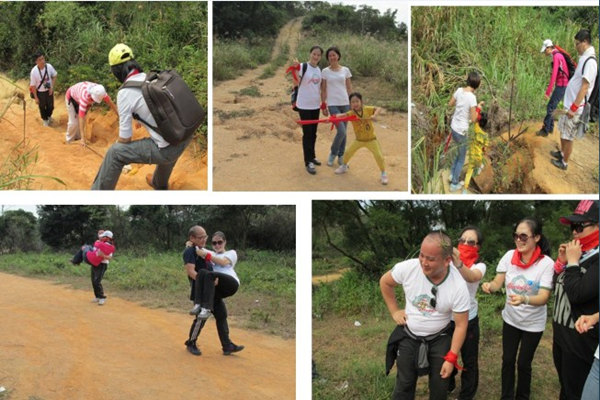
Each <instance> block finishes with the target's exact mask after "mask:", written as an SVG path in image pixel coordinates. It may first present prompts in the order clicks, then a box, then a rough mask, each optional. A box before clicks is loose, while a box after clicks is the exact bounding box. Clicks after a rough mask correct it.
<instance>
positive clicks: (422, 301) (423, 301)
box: [411, 294, 435, 317]
mask: <svg viewBox="0 0 600 400" xmlns="http://www.w3.org/2000/svg"><path fill="white" fill-rule="evenodd" d="M431 299H432V297H429V295H428V294H421V295H418V296H417V297H415V298H414V299H413V300H412V301H411V303H412V305H413V306H415V308H416V309H417V310H419V312H420V313H421V315H423V316H426V317H427V316H430V315H431V314H433V312H434V311H435V308H433V307H431Z"/></svg>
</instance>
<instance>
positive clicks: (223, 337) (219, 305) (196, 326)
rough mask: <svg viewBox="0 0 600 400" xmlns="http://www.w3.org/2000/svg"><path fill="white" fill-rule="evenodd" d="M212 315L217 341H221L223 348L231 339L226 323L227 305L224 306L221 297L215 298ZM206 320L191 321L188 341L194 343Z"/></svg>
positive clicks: (227, 345)
mask: <svg viewBox="0 0 600 400" xmlns="http://www.w3.org/2000/svg"><path fill="white" fill-rule="evenodd" d="M213 315H214V316H215V321H216V323H217V333H218V334H219V341H220V342H221V347H223V349H225V348H227V347H230V346H231V344H232V342H231V339H229V325H228V324H227V307H226V306H225V301H223V299H222V298H219V299H215V302H214V309H213ZM206 321H207V320H205V319H203V320H200V319H198V318H195V319H194V322H192V326H191V327H190V334H189V337H188V342H191V343H196V340H198V336H200V332H202V328H204V324H206Z"/></svg>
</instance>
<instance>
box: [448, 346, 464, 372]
mask: <svg viewBox="0 0 600 400" xmlns="http://www.w3.org/2000/svg"><path fill="white" fill-rule="evenodd" d="M444 360H446V361H448V362H449V363H451V364H453V365H454V367H455V368H456V369H457V370H459V371H466V370H465V369H464V368H463V367H461V366H460V365H458V354H456V353H453V352H452V350H448V353H446V355H445V356H444Z"/></svg>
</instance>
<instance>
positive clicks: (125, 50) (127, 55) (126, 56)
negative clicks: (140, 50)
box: [108, 43, 133, 67]
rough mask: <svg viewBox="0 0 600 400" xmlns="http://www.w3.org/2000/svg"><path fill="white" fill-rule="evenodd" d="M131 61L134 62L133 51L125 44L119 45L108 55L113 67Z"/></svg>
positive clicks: (109, 62)
mask: <svg viewBox="0 0 600 400" xmlns="http://www.w3.org/2000/svg"><path fill="white" fill-rule="evenodd" d="M129 60H133V51H131V49H130V48H129V46H127V45H126V44H125V43H119V44H117V45H116V46H115V47H113V48H112V49H111V50H110V52H109V53H108V64H109V65H110V66H111V67H112V66H113V65H119V64H122V63H124V62H125V61H129Z"/></svg>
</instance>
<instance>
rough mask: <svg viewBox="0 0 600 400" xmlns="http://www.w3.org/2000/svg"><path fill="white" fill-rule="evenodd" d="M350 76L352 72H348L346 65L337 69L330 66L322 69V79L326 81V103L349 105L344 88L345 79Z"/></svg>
mask: <svg viewBox="0 0 600 400" xmlns="http://www.w3.org/2000/svg"><path fill="white" fill-rule="evenodd" d="M351 77H352V73H350V70H349V69H348V68H347V67H341V68H340V69H339V70H337V71H334V70H332V69H331V68H330V67H327V68H325V69H324V70H323V80H324V81H327V105H329V106H347V105H350V100H349V99H348V90H347V89H346V79H349V78H351Z"/></svg>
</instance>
